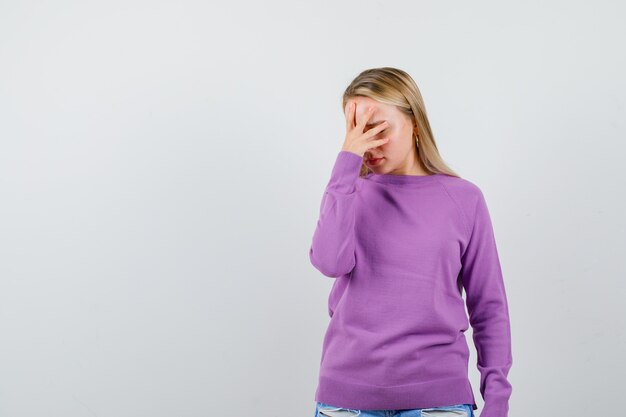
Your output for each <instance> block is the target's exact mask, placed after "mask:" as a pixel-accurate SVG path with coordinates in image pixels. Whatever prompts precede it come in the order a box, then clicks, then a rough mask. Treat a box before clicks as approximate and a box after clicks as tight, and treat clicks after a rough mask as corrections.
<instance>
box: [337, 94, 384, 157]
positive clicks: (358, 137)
mask: <svg viewBox="0 0 626 417" xmlns="http://www.w3.org/2000/svg"><path fill="white" fill-rule="evenodd" d="M373 112H374V109H373V108H372V107H370V108H368V109H367V111H366V112H365V114H363V116H361V118H360V119H361V120H359V121H357V122H356V123H355V115H356V102H355V101H351V102H349V103H348V108H347V109H346V139H345V141H344V143H343V148H342V149H341V150H342V151H348V152H352V153H355V154H357V155H359V156H360V157H363V155H365V152H366V151H367V150H368V149H370V148H375V147H377V146H380V145H383V144H385V143H387V142H388V141H389V139H388V138H383V139H372V138H373V137H374V136H376V135H377V134H378V133H379V132H380V131H382V130H383V129H385V128H386V127H387V121H384V122H382V123H380V124H379V125H377V126H376V127H374V128H372V129H369V130H368V131H367V132H363V129H364V128H365V124H366V123H367V122H368V120H370V117H371V116H372V113H373Z"/></svg>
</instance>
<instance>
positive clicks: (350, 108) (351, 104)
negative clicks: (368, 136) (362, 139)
mask: <svg viewBox="0 0 626 417" xmlns="http://www.w3.org/2000/svg"><path fill="white" fill-rule="evenodd" d="M355 111H356V101H353V100H350V101H348V103H347V104H346V111H345V115H346V130H348V131H350V130H352V129H354V125H355V123H354V113H355Z"/></svg>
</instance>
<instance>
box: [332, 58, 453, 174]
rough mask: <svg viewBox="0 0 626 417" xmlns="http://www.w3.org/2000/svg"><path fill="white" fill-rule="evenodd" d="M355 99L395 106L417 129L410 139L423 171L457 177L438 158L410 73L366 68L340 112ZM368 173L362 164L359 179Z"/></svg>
mask: <svg viewBox="0 0 626 417" xmlns="http://www.w3.org/2000/svg"><path fill="white" fill-rule="evenodd" d="M355 96H363V97H369V98H371V99H374V100H376V101H379V102H381V103H385V104H391V105H393V106H396V107H397V108H398V110H400V111H401V112H402V113H404V114H406V115H407V116H409V117H410V118H411V119H412V121H413V123H414V125H416V126H417V132H418V133H417V134H415V133H413V140H415V142H416V145H417V157H418V158H419V160H420V161H421V162H422V164H423V166H424V167H425V169H426V171H428V172H429V173H432V174H447V175H451V176H455V177H458V176H459V175H458V174H457V173H456V172H454V171H453V170H452V169H451V168H450V167H448V165H446V163H445V162H444V161H443V159H442V158H441V156H440V155H439V150H438V149H437V144H436V143H435V138H434V136H433V132H432V130H431V128H430V123H429V122H428V116H427V114H426V107H425V106H424V100H423V99H422V94H421V93H420V90H419V88H418V87H417V84H416V83H415V81H413V78H411V76H410V75H409V74H407V73H406V72H405V71H402V70H400V69H397V68H392V67H382V68H370V69H367V70H365V71H363V72H361V73H360V74H359V75H358V76H357V77H356V78H355V79H354V80H352V82H351V83H350V85H348V87H347V88H346V90H345V91H344V93H343V104H342V109H345V108H346V104H347V102H348V100H349V99H350V98H352V97H355ZM370 172H371V171H370V170H369V168H367V166H366V165H365V164H363V165H361V173H360V175H361V176H364V175H367V174H368V173H370Z"/></svg>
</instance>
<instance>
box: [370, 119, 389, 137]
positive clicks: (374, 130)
mask: <svg viewBox="0 0 626 417" xmlns="http://www.w3.org/2000/svg"><path fill="white" fill-rule="evenodd" d="M388 125H389V124H388V123H387V121H386V120H385V121H383V122H382V123H379V124H377V125H376V126H375V127H373V128H371V129H370V130H368V131H367V132H365V135H366V136H367V137H368V138H371V137H372V136H376V135H377V134H379V133H380V132H381V131H382V130H384V129H386V128H387V127H388Z"/></svg>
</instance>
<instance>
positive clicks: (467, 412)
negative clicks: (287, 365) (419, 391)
mask: <svg viewBox="0 0 626 417" xmlns="http://www.w3.org/2000/svg"><path fill="white" fill-rule="evenodd" d="M357 416H358V417H474V409H473V408H472V405H471V404H456V405H449V406H443V407H429V408H413V409H409V410H354V409H351V408H341V407H335V406H334V405H330V404H325V403H322V402H316V405H315V417H357Z"/></svg>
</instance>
